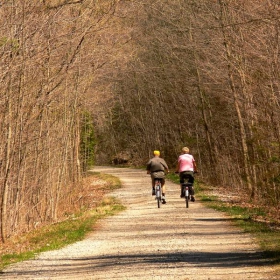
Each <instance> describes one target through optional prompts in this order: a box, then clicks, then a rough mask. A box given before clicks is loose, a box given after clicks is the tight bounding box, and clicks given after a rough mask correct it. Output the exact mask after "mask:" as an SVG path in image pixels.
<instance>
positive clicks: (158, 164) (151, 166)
mask: <svg viewBox="0 0 280 280" xmlns="http://www.w3.org/2000/svg"><path fill="white" fill-rule="evenodd" d="M159 156H160V152H159V151H157V150H156V151H154V157H153V158H151V159H150V160H149V162H148V163H147V174H150V175H151V179H152V188H153V189H152V195H155V178H161V179H162V203H163V204H165V203H166V200H165V179H164V177H165V170H166V172H167V173H168V172H169V168H168V165H167V163H166V162H165V160H164V159H163V158H161V157H159Z"/></svg>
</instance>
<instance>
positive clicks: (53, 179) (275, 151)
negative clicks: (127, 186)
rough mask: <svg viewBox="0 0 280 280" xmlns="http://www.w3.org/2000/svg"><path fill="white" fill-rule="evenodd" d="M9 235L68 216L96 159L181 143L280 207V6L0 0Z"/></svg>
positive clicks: (2, 151)
mask: <svg viewBox="0 0 280 280" xmlns="http://www.w3.org/2000/svg"><path fill="white" fill-rule="evenodd" d="M0 21H1V25H0V26H1V27H0V55H1V62H0V67H1V71H0V79H1V84H0V94H1V95H0V115H1V124H0V125H1V134H0V135H1V136H0V137H1V142H0V143H1V144H0V162H1V166H0V174H1V177H0V180H1V181H0V184H1V185H0V186H1V193H0V194H1V201H0V205H1V239H2V241H3V242H4V241H5V239H6V238H8V237H9V236H12V235H14V234H17V233H19V232H22V231H28V230H31V229H33V228H35V227H36V226H40V225H41V224H44V223H48V222H53V221H56V220H57V219H59V218H62V215H63V213H64V208H63V206H64V205H67V204H68V205H69V204H71V203H73V200H74V199H75V198H74V196H73V194H74V193H75V192H74V191H73V190H75V189H77V188H79V182H80V179H81V178H82V176H83V173H84V171H86V170H87V168H88V167H89V166H90V165H92V164H94V163H95V164H108V163H111V162H112V160H113V159H114V158H120V159H122V158H125V159H127V160H128V162H129V164H131V165H135V166H143V165H144V164H145V163H146V162H147V160H148V158H149V157H150V156H151V152H152V151H153V150H154V149H159V150H161V152H162V155H163V156H164V158H165V159H166V161H167V162H168V164H169V165H170V166H171V167H172V166H174V165H175V164H176V159H177V156H178V154H179V152H180V149H181V147H182V146H188V147H189V148H190V149H191V152H192V154H194V156H195V157H196V160H197V162H198V167H199V170H200V172H201V178H203V180H205V181H206V182H208V183H211V184H214V185H223V186H226V187H229V188H231V187H236V188H238V189H239V190H240V192H242V193H246V194H247V195H249V196H250V197H251V198H252V199H254V200H260V199H262V201H263V202H264V203H266V204H271V205H274V206H275V207H277V206H278V200H279V196H280V189H279V187H280V168H279V166H280V110H279V105H280V103H279V102H280V93H279V90H280V84H279V82H280V78H279V71H280V69H279V55H280V53H279V47H280V37H279V31H280V5H279V4H277V3H276V1H273V0H264V1H261V3H259V1H256V0H248V1H241V0H216V1H206V0H188V1H186V0H164V1H163V0H158V1H151V0H138V1H133V0H131V1H124V0H123V1H122V0H115V1H113V0H111V1H106V0H101V1H93V0H69V1H68V0H49V1H48V0H45V1H35V0H20V1H15V0H10V1H9V0H6V1H2V2H1V5H0Z"/></svg>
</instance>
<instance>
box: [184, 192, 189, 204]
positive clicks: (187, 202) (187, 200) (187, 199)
mask: <svg viewBox="0 0 280 280" xmlns="http://www.w3.org/2000/svg"><path fill="white" fill-rule="evenodd" d="M185 200H186V208H189V189H188V188H185Z"/></svg>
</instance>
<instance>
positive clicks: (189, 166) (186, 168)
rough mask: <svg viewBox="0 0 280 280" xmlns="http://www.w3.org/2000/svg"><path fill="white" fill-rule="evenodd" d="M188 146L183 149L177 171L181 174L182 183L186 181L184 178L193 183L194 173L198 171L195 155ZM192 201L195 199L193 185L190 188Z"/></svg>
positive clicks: (182, 195)
mask: <svg viewBox="0 0 280 280" xmlns="http://www.w3.org/2000/svg"><path fill="white" fill-rule="evenodd" d="M189 152H190V150H189V148H188V147H184V148H183V149H182V154H181V155H180V156H179V158H178V164H177V169H176V173H179V175H180V184H183V183H184V179H188V182H189V183H191V184H192V185H193V183H194V176H193V175H194V173H197V172H198V171H197V167H196V163H195V159H194V157H193V156H192V155H191V154H190V153H189ZM190 194H191V201H195V198H194V190H193V187H192V188H191V189H190ZM181 197H184V194H183V189H182V188H181Z"/></svg>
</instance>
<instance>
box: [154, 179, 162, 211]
mask: <svg viewBox="0 0 280 280" xmlns="http://www.w3.org/2000/svg"><path fill="white" fill-rule="evenodd" d="M161 182H162V179H161V178H155V193H156V200H157V206H158V208H160V205H161V201H162V188H161Z"/></svg>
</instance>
